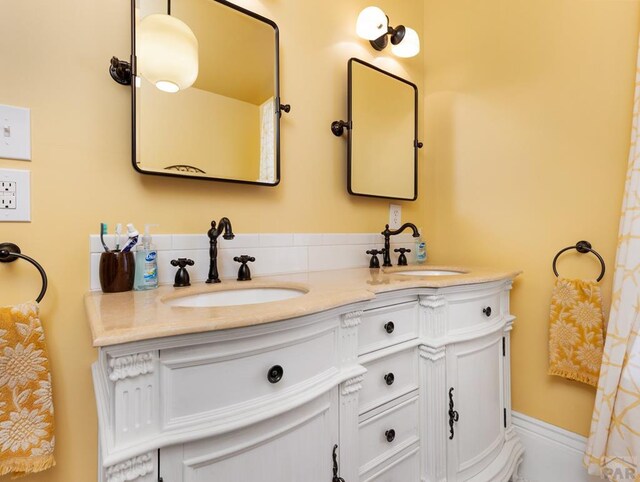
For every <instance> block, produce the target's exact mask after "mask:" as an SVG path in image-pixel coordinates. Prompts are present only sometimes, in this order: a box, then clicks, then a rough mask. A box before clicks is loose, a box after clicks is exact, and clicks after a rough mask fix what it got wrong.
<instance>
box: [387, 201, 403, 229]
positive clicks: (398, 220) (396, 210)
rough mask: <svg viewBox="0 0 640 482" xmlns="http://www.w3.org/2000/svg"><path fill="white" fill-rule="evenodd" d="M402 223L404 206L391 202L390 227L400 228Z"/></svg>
mask: <svg viewBox="0 0 640 482" xmlns="http://www.w3.org/2000/svg"><path fill="white" fill-rule="evenodd" d="M401 225H402V206H400V205H399V204H389V227H390V228H391V229H398V228H399V227H400V226H401Z"/></svg>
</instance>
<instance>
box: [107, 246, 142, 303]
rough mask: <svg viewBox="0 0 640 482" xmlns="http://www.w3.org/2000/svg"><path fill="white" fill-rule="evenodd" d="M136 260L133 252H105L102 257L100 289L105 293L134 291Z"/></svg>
mask: <svg viewBox="0 0 640 482" xmlns="http://www.w3.org/2000/svg"><path fill="white" fill-rule="evenodd" d="M135 274H136V260H135V257H134V255H133V253H132V252H131V251H128V252H126V253H124V252H122V251H105V252H104V253H102V254H101V255H100V287H101V288H102V292H103V293H120V292H122V291H131V290H132V289H133V280H134V278H135Z"/></svg>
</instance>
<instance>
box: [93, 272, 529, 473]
mask: <svg viewBox="0 0 640 482" xmlns="http://www.w3.org/2000/svg"><path fill="white" fill-rule="evenodd" d="M510 287H511V282H510V281H507V280H504V281H494V282H489V283H484V284H476V285H464V286H451V287H446V288H438V289H434V288H424V289H422V288H420V289H416V288H412V289H407V290H398V291H397V292H393V293H385V294H384V296H380V297H379V299H375V300H371V301H367V302H358V303H355V304H352V305H349V306H343V307H340V308H335V309H332V310H328V311H325V312H321V313H317V314H314V315H308V316H304V317H301V318H296V319H290V320H284V321H279V322H274V323H268V324H262V325H258V326H252V327H244V328H235V329H232V330H222V331H211V332H206V333H198V334H190V335H179V336H173V337H165V338H160V339H156V340H145V341H140V342H131V343H126V344H123V345H113V346H107V347H102V348H100V358H99V361H98V362H97V363H96V364H94V366H93V376H94V385H95V389H96V399H97V404H98V418H99V433H100V453H99V460H100V466H101V469H100V476H99V481H100V482H129V481H135V482H152V481H153V482H155V481H157V480H158V478H159V477H162V478H163V479H164V480H165V481H166V482H181V481H183V480H191V479H190V478H189V477H203V478H206V479H207V480H210V479H211V480H213V478H216V480H218V478H220V480H229V481H237V480H240V479H238V478H237V477H236V475H235V474H241V475H242V476H246V477H249V479H251V480H263V481H265V482H271V481H280V480H303V479H304V480H306V481H308V482H316V481H318V482H320V481H326V480H331V477H332V476H333V474H332V464H331V458H332V450H333V446H334V445H338V449H337V455H336V456H337V460H338V461H339V476H340V477H342V478H344V480H345V481H346V482H369V481H371V482H377V481H380V480H394V481H395V480H398V481H400V482H457V481H463V480H468V479H473V480H474V481H485V482H507V481H508V480H509V479H510V478H511V477H512V476H514V473H515V472H516V470H517V466H518V464H519V463H520V461H521V459H522V445H521V443H520V441H519V440H518V437H517V435H516V434H515V432H514V430H513V429H512V427H511V416H510V413H511V395H510V367H509V357H510V330H511V329H512V325H513V321H514V318H513V316H511V315H510V314H509V289H510ZM488 308H491V309H490V310H489V309H488ZM274 372H278V373H279V376H278V377H270V376H269V375H270V374H272V373H274ZM450 388H453V389H454V391H453V394H454V398H455V410H456V411H458V412H459V421H457V422H455V425H454V430H455V437H454V438H453V439H452V440H451V439H449V436H450V432H449V419H448V417H447V414H448V411H449V398H448V393H449V390H450ZM479 401H481V403H478V402H479ZM479 407H482V410H483V411H484V413H485V414H490V415H491V416H490V417H488V416H487V417H483V416H479V414H478V413H477V412H478V410H479V409H480V408H479ZM503 413H505V414H506V417H502V414H503ZM496 414H500V415H501V416H500V417H498V416H497V415H496ZM494 418H495V420H493V419H494ZM325 452H326V454H325ZM158 454H159V457H160V460H161V461H162V464H161V466H160V467H158ZM273 454H279V455H277V457H282V460H283V461H284V460H289V461H290V460H291V459H290V457H292V456H293V454H295V463H293V464H291V463H284V462H283V463H282V464H277V463H276V464H274V463H273V461H270V460H269V458H270V457H271V455H273ZM318 454H323V455H322V456H319V455H318ZM310 467H312V469H310ZM255 470H258V472H259V475H256V474H257V473H258V472H256V474H254V472H252V471H255ZM254 476H255V477H257V478H252V477H254ZM283 477H284V478H283ZM291 477H293V478H291ZM249 479H247V480H249Z"/></svg>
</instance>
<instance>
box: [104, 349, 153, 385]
mask: <svg viewBox="0 0 640 482" xmlns="http://www.w3.org/2000/svg"><path fill="white" fill-rule="evenodd" d="M152 372H153V353H151V352H147V353H134V354H132V355H126V356H118V357H113V358H111V357H109V380H111V381H112V382H116V381H118V380H124V379H125V378H133V377H137V376H138V375H146V374H147V373H152Z"/></svg>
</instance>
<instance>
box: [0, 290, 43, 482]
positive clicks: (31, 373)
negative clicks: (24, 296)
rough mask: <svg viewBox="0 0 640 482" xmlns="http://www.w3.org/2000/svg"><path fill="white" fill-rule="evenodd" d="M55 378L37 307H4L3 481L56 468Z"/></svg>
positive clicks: (0, 386)
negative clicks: (51, 369) (52, 391)
mask: <svg viewBox="0 0 640 482" xmlns="http://www.w3.org/2000/svg"><path fill="white" fill-rule="evenodd" d="M54 445H55V437H54V434H53V402H52V399H51V375H50V373H49V359H48V358H47V347H46V344H45V341H44V331H43V330H42V325H41V324H40V319H39V318H38V305H37V304H36V303H35V302H32V303H25V304H22V305H16V306H13V307H0V476H2V475H5V474H14V475H25V474H28V473H32V472H40V471H42V470H46V469H48V468H50V467H53V466H54V465H55V461H54V459H53V447H54Z"/></svg>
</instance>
